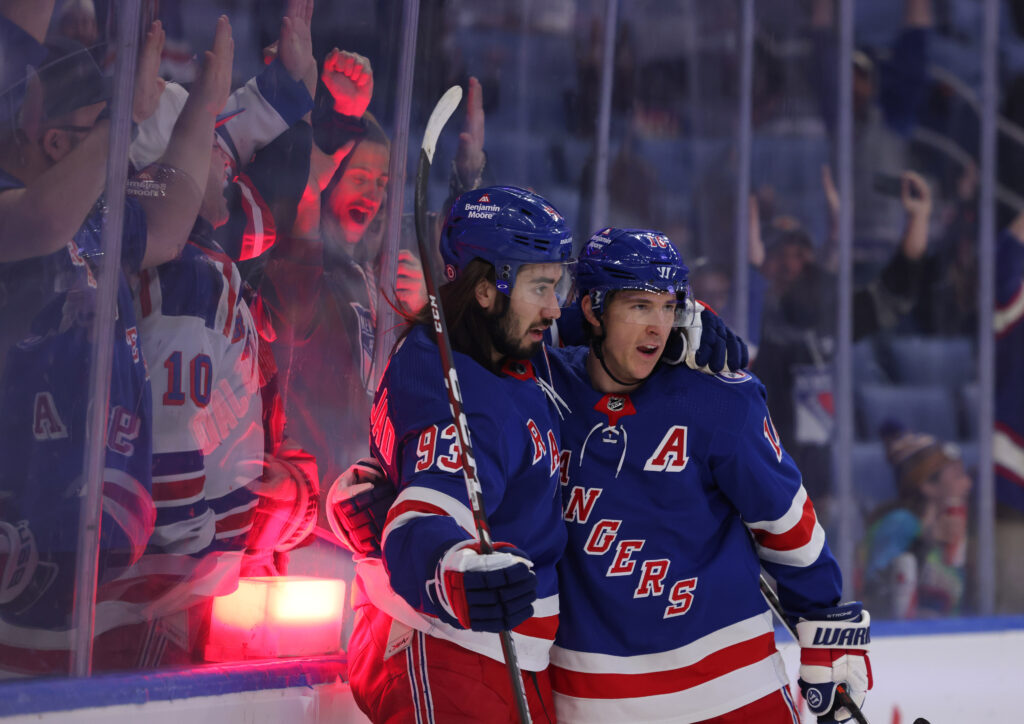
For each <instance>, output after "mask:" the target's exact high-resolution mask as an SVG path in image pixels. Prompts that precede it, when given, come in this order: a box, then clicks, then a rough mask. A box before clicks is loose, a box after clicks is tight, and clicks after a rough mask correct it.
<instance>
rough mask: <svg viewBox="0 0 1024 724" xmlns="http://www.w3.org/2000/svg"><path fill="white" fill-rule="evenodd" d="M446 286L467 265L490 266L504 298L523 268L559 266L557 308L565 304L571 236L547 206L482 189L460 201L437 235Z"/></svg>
mask: <svg viewBox="0 0 1024 724" xmlns="http://www.w3.org/2000/svg"><path fill="white" fill-rule="evenodd" d="M441 257H442V259H444V269H445V276H446V277H447V279H448V281H452V280H454V279H455V278H456V277H458V275H459V273H461V272H462V271H463V270H464V269H465V268H466V266H467V265H468V264H469V263H470V262H471V261H473V259H483V260H484V261H487V262H490V263H491V264H492V265H493V266H494V272H495V276H496V285H497V287H498V289H500V290H501V291H502V292H504V293H505V294H510V293H511V291H512V286H513V285H514V284H515V280H516V274H517V273H518V272H519V267H521V266H522V265H524V264H564V265H566V269H565V270H564V274H563V280H562V282H561V283H560V284H559V294H558V296H559V303H563V304H564V303H565V302H567V301H570V300H569V299H568V297H571V289H572V274H571V273H570V272H571V269H570V268H569V264H570V258H571V257H572V231H571V230H570V229H569V226H568V224H567V223H566V221H565V218H564V217H563V216H562V215H561V214H560V213H558V211H556V210H555V207H554V206H552V205H551V204H550V203H549V202H548V201H547V200H545V199H544V198H542V197H540V196H538V195H537V194H535V193H533V192H531V191H527V190H526V189H521V188H518V187H516V186H487V187H484V188H480V189H475V190H473V191H467V192H465V193H464V194H462V195H460V196H459V197H458V198H457V199H455V202H454V203H453V204H452V207H451V210H450V211H449V212H448V218H446V219H445V222H444V228H443V229H442V231H441Z"/></svg>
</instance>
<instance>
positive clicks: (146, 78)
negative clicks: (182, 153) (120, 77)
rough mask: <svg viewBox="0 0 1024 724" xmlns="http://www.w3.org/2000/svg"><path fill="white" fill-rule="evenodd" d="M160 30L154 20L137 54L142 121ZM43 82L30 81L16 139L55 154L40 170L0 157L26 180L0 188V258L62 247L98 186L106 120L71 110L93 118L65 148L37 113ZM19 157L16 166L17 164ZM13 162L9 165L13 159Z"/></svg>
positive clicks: (154, 89) (151, 97) (63, 138)
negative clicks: (17, 185)
mask: <svg viewBox="0 0 1024 724" xmlns="http://www.w3.org/2000/svg"><path fill="white" fill-rule="evenodd" d="M163 42H164V31H163V28H162V27H161V25H160V23H159V22H156V23H153V25H152V27H151V28H150V30H149V33H148V34H147V35H146V40H145V43H144V45H143V50H142V53H141V55H140V60H139V74H138V78H137V81H136V87H135V101H134V106H133V113H132V114H133V118H134V120H135V121H137V122H138V121H142V120H145V119H146V118H148V117H149V115H151V114H152V112H153V109H154V108H155V107H156V99H158V98H159V94H160V91H161V90H162V89H163V85H162V81H160V80H159V78H158V77H156V67H157V66H158V65H159V60H160V52H161V50H162V49H163ZM42 92H43V91H42V88H41V86H40V81H39V79H38V77H37V76H36V77H33V78H31V79H30V82H29V93H28V98H27V100H26V109H25V113H24V114H23V115H24V118H25V121H24V122H23V124H22V126H23V127H22V128H21V129H19V130H18V131H17V132H16V133H17V134H18V136H19V139H18V140H17V141H12V142H11V143H16V144H35V145H38V146H41V147H42V149H44V151H45V153H46V154H48V155H49V157H50V158H54V157H56V158H58V160H57V161H56V162H55V163H53V164H52V165H49V166H48V167H46V168H45V170H42V171H41V172H38V173H36V172H34V171H33V169H32V168H31V166H32V164H27V165H26V164H25V163H24V162H19V160H18V159H12V163H8V162H7V161H8V159H7V158H6V156H7V154H6V153H5V154H4V156H5V157H4V158H3V159H2V160H0V166H3V167H4V168H5V169H6V170H9V171H12V172H13V173H14V175H16V176H18V177H19V178H23V179H24V180H25V182H26V183H25V186H24V187H23V188H17V189H12V190H9V191H5V192H4V193H2V194H0V261H3V262H10V261H18V260H22V259H30V258H32V257H37V256H45V255H47V254H52V253H53V252H55V251H57V250H59V249H61V248H63V246H64V245H65V244H67V242H68V240H69V239H70V238H71V237H73V236H74V235H75V233H76V232H77V231H78V229H79V227H80V226H81V225H82V222H83V221H84V220H85V217H86V216H87V215H88V213H89V211H90V209H92V207H93V205H94V204H95V203H96V200H97V199H98V198H99V197H100V194H101V193H102V192H103V184H104V181H105V179H106V167H107V155H108V152H109V147H110V123H109V121H107V120H106V119H102V118H101V119H100V120H98V121H97V120H95V119H96V116H97V114H99V111H98V110H95V109H89V108H82V109H78V110H76V111H75V112H74V114H75V116H80V118H77V117H76V118H75V120H76V123H75V125H79V124H86V123H90V124H92V128H91V130H90V131H88V133H86V134H85V136H84V137H83V138H82V140H81V141H80V142H78V144H77V145H75V146H74V147H73V148H71V149H70V150H67V149H66V148H65V147H64V145H63V144H65V143H67V136H68V135H69V134H68V133H67V131H66V130H61V129H59V128H47V127H46V126H45V125H44V124H43V121H42V119H41V118H40V115H41V111H40V110H39V109H40V108H41V94H42ZM19 163H20V166H19ZM12 164H13V165H12Z"/></svg>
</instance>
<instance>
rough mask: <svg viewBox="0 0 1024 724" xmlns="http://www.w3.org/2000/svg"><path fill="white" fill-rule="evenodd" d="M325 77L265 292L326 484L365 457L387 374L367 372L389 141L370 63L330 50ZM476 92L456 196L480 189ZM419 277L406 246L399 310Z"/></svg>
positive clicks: (409, 307)
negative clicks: (288, 227) (287, 231)
mask: <svg viewBox="0 0 1024 724" xmlns="http://www.w3.org/2000/svg"><path fill="white" fill-rule="evenodd" d="M323 81H324V83H323V85H324V87H325V88H326V89H327V93H326V94H324V95H323V96H321V98H320V110H319V111H318V113H317V114H316V116H315V118H314V136H315V139H316V147H315V148H314V150H313V156H312V159H311V166H310V177H309V184H308V186H307V190H306V193H305V194H304V197H303V200H302V202H301V204H300V206H299V212H298V214H297V217H296V221H295V224H294V226H293V230H292V234H291V236H290V238H287V239H283V240H282V241H281V243H280V244H279V245H278V247H277V248H275V249H274V251H273V253H272V254H271V259H270V261H269V263H268V266H267V272H266V273H267V284H266V285H265V286H264V287H263V291H264V293H265V296H266V301H267V306H268V308H269V310H270V315H271V320H272V322H273V326H274V329H275V332H276V335H277V337H276V341H275V342H274V354H275V357H276V359H277V362H278V366H279V368H280V379H281V394H282V398H283V400H284V404H285V410H286V415H287V419H288V429H289V435H290V436H291V437H293V438H294V439H295V440H297V441H299V442H301V444H302V445H304V446H305V447H306V448H308V449H309V450H310V451H312V452H313V453H314V454H315V455H316V457H317V460H318V461H319V462H320V472H321V474H322V475H323V476H324V479H325V480H328V481H330V480H333V479H334V478H336V477H337V476H338V475H339V474H340V473H341V472H342V471H343V470H345V468H347V467H348V464H349V462H350V461H351V460H352V459H356V458H359V457H365V456H366V454H367V452H368V451H367V447H366V421H367V420H368V419H369V410H370V395H371V394H372V392H373V389H374V387H375V386H376V379H377V377H378V376H379V373H380V371H379V370H374V369H373V368H372V365H373V360H374V355H375V349H376V325H377V315H378V309H377V300H378V289H379V288H381V287H383V288H387V287H388V286H390V285H389V284H387V283H386V282H384V281H383V280H381V279H380V274H381V271H380V262H381V255H380V251H381V246H382V242H383V238H382V234H383V216H384V215H383V214H382V213H381V211H382V209H383V208H384V205H385V204H386V202H387V183H388V168H389V160H390V143H389V141H388V138H387V136H386V135H385V133H384V131H383V129H382V128H381V127H380V125H379V124H378V123H377V121H376V119H375V118H374V117H373V115H372V114H370V113H369V112H367V111H366V108H367V107H368V105H369V103H370V98H371V96H372V93H373V73H372V69H371V67H370V63H369V61H368V60H367V59H365V58H363V57H361V56H358V55H356V54H354V53H347V52H346V53H342V52H340V51H334V52H332V53H331V54H330V55H329V56H328V58H327V59H326V61H325V63H324V71H323ZM469 88H470V90H469V94H468V95H469V97H468V100H467V121H466V129H465V131H464V133H463V134H462V136H461V137H460V142H459V151H458V152H457V154H456V159H455V163H454V165H453V175H454V177H455V178H454V180H453V186H452V188H453V190H459V187H460V186H461V184H463V183H466V184H472V185H474V186H475V185H477V184H479V183H481V178H482V174H483V166H484V164H485V155H484V153H483V134H484V128H483V107H482V100H481V92H480V85H479V83H478V82H477V81H476V79H471V80H470V87H469ZM422 280H423V272H422V268H421V266H420V263H419V261H418V259H417V258H416V257H415V256H414V255H413V254H411V253H410V252H408V251H404V250H403V251H402V252H401V253H400V255H399V258H398V277H397V280H396V287H395V296H396V299H397V302H398V303H399V305H400V307H401V311H402V312H403V313H413V312H415V311H416V310H418V309H419V307H420V306H422V304H423V302H424V301H425V299H426V297H425V292H424V290H423V281H422ZM325 381H329V382H328V384H326V385H325Z"/></svg>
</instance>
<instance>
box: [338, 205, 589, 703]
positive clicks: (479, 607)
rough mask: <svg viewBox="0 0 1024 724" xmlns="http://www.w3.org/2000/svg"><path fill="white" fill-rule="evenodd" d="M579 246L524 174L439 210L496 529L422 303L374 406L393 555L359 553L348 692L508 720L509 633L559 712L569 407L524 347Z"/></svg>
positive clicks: (452, 322) (550, 308) (538, 334)
mask: <svg viewBox="0 0 1024 724" xmlns="http://www.w3.org/2000/svg"><path fill="white" fill-rule="evenodd" d="M571 252H572V237H571V234H570V232H569V229H568V228H567V226H566V224H565V221H564V219H563V218H562V217H561V215H559V214H558V212H557V211H555V209H554V208H553V207H552V206H551V204H549V203H548V202H547V201H545V200H544V199H543V198H541V197H539V196H537V195H536V194H533V193H530V192H528V191H525V190H523V189H519V188H514V187H489V188H482V189H478V190H476V191H471V192H467V193H465V194H463V195H462V196H460V197H459V198H458V199H456V201H455V203H454V205H453V206H452V209H451V211H450V213H449V215H448V217H447V219H446V221H445V224H444V227H443V230H442V235H441V255H442V257H443V259H444V262H445V271H446V274H447V277H448V279H449V281H448V283H447V284H445V285H444V286H443V287H442V288H441V297H442V303H443V307H444V309H445V313H446V316H447V322H448V328H449V331H450V334H451V342H452V348H453V350H454V356H455V367H456V368H457V370H458V375H459V380H460V384H461V387H462V389H463V397H464V404H465V410H466V414H467V416H468V420H469V427H470V428H471V430H472V431H473V439H474V440H476V441H477V445H476V446H475V447H476V451H475V456H476V464H477V467H478V470H479V476H480V480H481V481H482V485H483V500H484V504H485V507H486V514H487V517H488V519H489V521H490V525H491V531H492V534H493V538H494V540H495V541H503V542H499V543H495V548H497V549H499V550H498V551H496V552H495V553H492V554H488V555H482V554H481V553H480V552H479V546H478V544H477V541H476V537H475V535H474V530H475V526H474V524H473V517H472V513H471V511H470V509H469V507H468V505H467V502H466V485H465V481H464V478H463V473H462V467H461V463H460V460H459V455H460V451H459V446H458V443H457V441H456V433H455V426H454V423H453V420H452V417H451V412H450V411H449V407H448V396H447V393H446V392H445V387H444V373H443V370H442V366H441V362H440V357H439V354H438V349H437V345H436V344H435V342H434V331H433V329H432V319H431V317H430V312H429V308H428V310H427V311H426V312H425V314H422V315H421V316H420V317H418V318H416V319H415V320H413V323H412V324H411V325H410V326H409V328H408V329H407V330H406V333H405V335H404V339H402V340H401V342H400V343H399V345H398V347H397V349H396V351H395V352H394V353H393V354H392V356H391V359H390V361H389V363H388V368H387V370H386V371H385V373H384V376H383V379H382V380H381V383H380V385H379V387H378V389H377V393H376V396H375V398H374V405H373V410H372V412H371V421H370V422H371V431H370V445H371V450H372V452H373V455H374V457H375V458H376V459H377V460H378V461H379V463H380V464H381V465H382V466H383V469H384V470H385V471H386V473H387V475H388V477H389V478H390V479H391V480H393V481H396V483H397V487H398V498H397V501H396V502H395V504H394V506H393V507H392V508H391V512H390V515H389V516H388V520H387V525H386V528H385V530H384V540H383V561H381V560H379V559H378V560H367V561H364V562H363V563H362V564H360V568H359V571H358V573H359V578H358V586H359V587H360V589H361V591H362V592H363V593H365V594H366V595H367V596H368V598H369V602H367V603H366V604H365V605H359V604H358V603H357V612H356V620H355V626H354V632H353V635H352V639H351V642H350V645H349V649H348V651H349V674H350V679H351V684H352V690H353V693H354V694H355V697H356V701H357V702H358V703H359V705H360V707H361V708H362V709H363V711H364V712H366V713H367V715H368V716H369V717H370V718H371V719H372V720H374V721H399V720H401V721H413V720H415V721H435V720H436V721H451V720H453V719H460V720H481V721H511V720H513V719H514V718H515V715H516V714H515V706H514V702H513V700H512V698H511V689H510V687H509V682H508V672H507V670H506V668H505V664H504V657H503V655H502V651H501V646H500V643H499V637H498V636H495V635H494V632H497V631H502V630H511V631H512V637H513V640H514V642H515V647H516V651H517V654H518V658H519V664H520V666H521V667H522V669H523V679H524V688H525V690H526V695H527V699H528V703H529V706H530V710H531V713H532V715H533V716H534V717H535V718H536V719H537V720H540V721H545V720H547V719H548V718H550V717H551V716H553V714H552V702H551V689H550V685H549V683H548V679H547V674H546V669H547V666H548V651H549V650H550V647H551V643H552V640H553V639H554V635H555V629H556V627H557V624H558V582H557V579H556V575H555V563H556V562H557V560H558V557H559V556H560V555H561V553H562V549H563V547H564V545H565V526H564V525H562V524H561V522H560V521H561V509H560V504H559V497H558V466H557V462H558V436H557V431H558V419H557V416H556V414H555V408H554V406H553V405H552V403H551V402H550V401H549V397H548V392H549V391H550V385H549V384H548V383H547V381H546V380H541V379H538V376H539V375H541V374H542V372H541V370H539V369H535V367H534V365H533V364H531V362H530V359H531V358H532V357H534V356H535V355H536V354H537V353H538V352H540V350H541V347H542V345H543V340H544V333H545V331H546V330H547V329H548V327H549V326H550V325H551V324H552V322H553V321H554V320H555V319H557V318H558V316H559V314H560V312H559V308H560V306H561V304H562V303H563V302H564V301H565V300H566V299H567V297H568V293H567V292H568V290H569V289H570V288H571V283H570V282H571V279H570V277H569V269H568V268H567V267H568V265H567V263H566V262H567V260H568V259H569V256H570V254H571ZM540 359H541V360H543V357H541V358H540ZM541 365H542V366H543V362H541ZM543 374H544V375H545V376H546V372H544V373H543ZM382 563H383V565H381V564H382Z"/></svg>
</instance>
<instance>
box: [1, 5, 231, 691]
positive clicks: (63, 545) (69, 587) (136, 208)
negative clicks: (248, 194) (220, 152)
mask: <svg viewBox="0 0 1024 724" xmlns="http://www.w3.org/2000/svg"><path fill="white" fill-rule="evenodd" d="M162 38H163V35H162V31H161V30H160V27H159V24H154V25H153V26H152V27H151V29H150V32H149V34H148V35H147V39H146V44H145V46H144V48H143V50H142V53H141V56H140V63H139V65H140V69H139V76H138V83H137V86H136V93H135V104H134V109H133V110H134V117H135V119H136V120H139V121H142V120H144V119H145V118H147V117H148V116H149V115H150V114H151V113H152V111H153V106H154V104H155V99H156V97H157V96H158V92H156V91H155V89H157V88H159V87H160V82H159V78H158V77H157V75H156V69H157V67H158V65H159V58H160V48H161V45H162ZM231 42H232V41H231V32H230V25H229V24H228V23H227V20H226V18H224V19H222V20H221V21H220V23H219V25H218V29H217V33H216V39H215V41H214V49H213V52H211V53H209V54H208V55H207V63H206V65H205V66H204V70H203V73H202V75H201V77H200V79H199V80H198V81H197V83H196V85H195V91H194V97H195V100H194V101H193V102H191V103H189V104H187V105H186V107H185V108H184V109H183V110H182V117H183V123H181V124H179V126H178V127H177V128H175V131H174V134H173V135H172V138H171V141H170V143H169V144H168V147H167V152H166V153H165V154H164V156H163V158H162V163H163V165H161V166H159V167H156V170H155V171H153V173H152V174H151V176H152V178H153V179H154V180H155V181H157V182H158V183H159V184H161V187H160V188H161V193H160V200H159V202H154V198H153V197H149V198H143V199H138V200H136V199H131V198H130V199H128V200H127V202H126V203H125V209H124V230H123V238H124V241H123V245H122V253H121V258H120V259H108V260H106V261H107V263H108V264H113V265H114V266H115V269H114V270H113V271H114V273H115V274H116V282H115V283H116V284H117V298H116V307H115V311H114V314H115V315H116V316H115V318H114V319H113V320H111V322H110V323H111V324H112V330H113V339H112V344H113V349H112V350H111V369H110V374H111V380H110V393H109V397H108V399H107V400H102V401H96V400H90V399H89V369H88V364H87V361H88V360H89V359H90V356H91V350H92V346H93V344H94V341H93V340H92V338H91V334H92V322H93V317H94V315H95V314H96V310H95V305H96V302H97V290H98V286H99V285H98V280H97V272H98V271H99V268H100V265H101V264H102V263H103V262H104V258H103V253H104V252H103V248H102V246H101V236H102V227H103V223H104V221H105V215H106V208H105V203H104V202H103V201H102V200H99V201H97V199H98V198H99V196H100V194H101V192H102V183H103V170H102V169H103V166H104V160H105V156H106V152H107V143H108V141H109V133H110V131H109V124H108V123H107V122H106V121H105V120H104V118H103V117H102V111H103V109H104V105H105V103H106V100H107V98H108V97H109V88H107V87H106V86H105V83H104V81H103V78H102V73H101V72H100V71H99V69H98V68H97V67H95V63H94V62H93V61H92V60H91V57H90V56H89V55H88V53H87V52H86V51H85V49H83V48H79V49H78V51H77V52H71V53H70V54H68V53H66V52H64V51H65V50H66V48H55V49H54V50H53V51H52V52H53V55H51V57H50V59H49V61H48V62H47V63H46V66H45V68H44V69H42V70H41V72H40V74H39V75H40V80H41V84H40V85H41V88H42V97H41V98H35V99H32V100H31V101H27V102H26V108H30V107H32V108H34V110H35V113H36V116H38V117H36V120H37V121H40V120H41V125H40V126H37V127H25V128H22V129H20V130H19V131H18V132H17V133H15V134H14V136H13V137H10V136H7V135H3V136H0V168H2V169H3V172H4V174H3V184H2V187H0V189H2V191H3V193H0V213H2V214H3V216H4V219H5V222H6V223H5V225H4V228H3V230H2V231H0V245H2V247H3V249H4V254H3V258H4V259H5V260H7V261H9V262H11V263H8V264H5V265H3V268H2V269H0V276H2V280H3V282H4V284H5V289H6V292H7V295H6V296H5V300H4V306H3V307H2V308H0V310H2V318H3V323H4V324H3V337H4V339H5V342H7V343H11V342H13V345H12V346H11V348H10V349H9V351H8V352H9V353H8V354H7V355H6V357H5V360H4V364H5V366H4V369H3V384H2V395H3V397H2V400H0V408H2V410H3V413H4V414H3V425H4V432H3V434H2V435H0V441H2V444H3V447H4V458H5V460H7V461H8V463H9V464H6V465H5V466H4V470H3V472H2V477H3V480H0V489H3V490H4V491H6V492H7V493H8V495H6V496H5V500H4V502H3V509H2V511H0V520H3V521H4V522H3V523H2V524H0V539H3V540H0V572H2V576H0V581H2V584H0V589H2V590H0V646H2V647H3V651H4V653H5V654H6V655H5V656H3V661H4V669H5V672H4V673H5V674H7V673H14V674H32V673H35V674H38V673H60V672H64V671H66V670H67V667H68V663H69V661H70V659H69V655H68V654H69V648H70V644H71V639H72V634H73V631H72V630H71V628H70V624H71V620H70V613H71V608H72V598H73V591H74V572H75V558H76V547H77V544H78V522H79V507H80V504H81V496H82V486H83V484H84V483H85V476H84V470H83V461H84V458H85V451H86V449H87V440H86V438H87V430H86V426H87V424H88V423H87V421H88V409H89V406H90V404H106V405H107V407H108V415H107V429H106V430H105V443H106V445H105V450H103V453H104V458H103V464H104V469H103V490H102V493H103V499H102V500H103V505H102V513H103V520H102V525H101V532H100V539H99V541H98V543H99V557H98V564H99V566H98V573H99V587H98V591H97V605H96V611H95V619H94V624H95V634H96V642H95V644H96V651H100V650H101V649H102V648H103V647H104V646H105V645H106V642H107V641H108V640H109V638H110V637H111V635H112V633H111V632H113V631H114V630H116V629H117V627H119V626H121V625H123V624H125V623H127V622H137V621H140V620H142V617H143V616H144V615H145V614H144V613H143V612H142V611H141V608H142V607H141V606H133V605H132V604H133V603H135V601H136V599H135V598H134V597H131V596H127V597H122V596H121V595H120V594H121V593H124V589H123V588H121V587H120V583H119V580H118V576H119V574H123V572H124V569H125V568H126V567H128V566H129V565H131V564H133V563H134V562H136V561H138V560H139V558H140V556H141V555H142V554H143V552H144V550H145V547H146V545H147V542H148V540H149V537H150V534H151V533H152V530H153V525H154V518H155V512H154V507H153V501H152V498H151V495H150V489H151V469H152V454H151V433H152V430H151V425H152V414H151V407H150V385H149V379H148V374H147V370H146V363H145V360H144V357H143V353H142V349H141V342H140V338H139V336H140V335H139V329H138V324H137V321H136V317H135V314H134V310H133V308H132V302H131V295H130V291H129V287H128V283H127V280H126V278H125V275H124V273H123V271H122V270H128V271H137V270H139V269H140V268H147V267H150V266H153V265H156V264H160V263H163V262H165V261H167V260H169V259H172V258H174V257H175V256H177V255H178V253H179V252H180V250H181V247H182V245H183V244H184V241H185V238H186V235H187V230H188V226H187V224H188V223H189V220H190V219H192V218H194V216H195V213H196V211H197V209H198V207H199V201H200V198H199V197H200V194H199V193H197V191H201V188H197V186H198V185H197V183H196V182H195V180H194V179H195V178H196V177H198V178H199V179H202V178H203V177H204V176H203V175H202V174H200V173H199V172H197V168H201V169H202V170H203V173H205V169H206V168H207V167H208V165H209V158H210V145H209V141H208V140H207V141H206V142H205V143H199V144H198V145H197V143H196V141H197V139H198V138H199V137H202V136H204V135H205V136H206V137H207V138H208V137H209V134H212V133H213V125H214V112H213V109H216V108H217V107H219V105H223V102H224V100H225V99H226V97H227V92H228V89H229V81H230V66H231V50H230V48H231ZM35 103H38V104H39V107H35V106H32V105H31V104H35ZM32 115H33V114H31V113H30V114H27V115H26V118H27V117H30V116H32ZM12 144H13V145H12ZM19 145H20V148H18V149H17V150H15V149H16V148H17V147H18V146H19ZM67 183H70V184H71V186H70V187H68V186H66V184H67ZM27 220H28V221H30V222H31V223H32V224H33V228H32V230H31V231H30V230H28V229H27V227H26V226H25V223H26V221H27ZM65 234H66V235H65ZM11 235H14V236H15V237H19V236H20V238H9V237H10V236H11ZM55 249H56V250H55ZM103 433H104V431H103V430H100V431H99V434H100V436H101V439H102V438H103ZM12 564H13V565H15V566H16V567H17V568H18V570H14V571H13V572H12V570H11V566H12Z"/></svg>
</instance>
